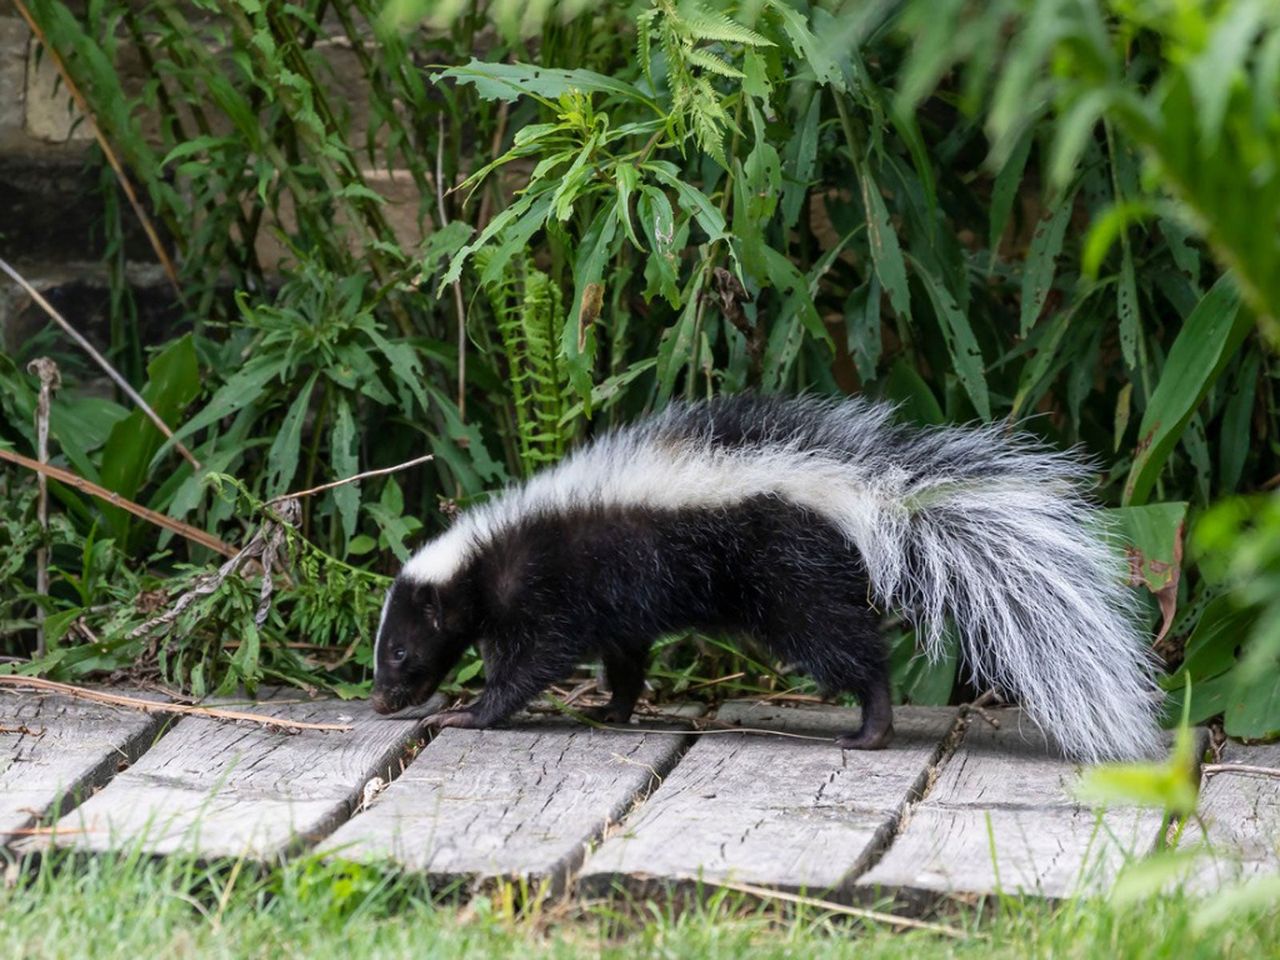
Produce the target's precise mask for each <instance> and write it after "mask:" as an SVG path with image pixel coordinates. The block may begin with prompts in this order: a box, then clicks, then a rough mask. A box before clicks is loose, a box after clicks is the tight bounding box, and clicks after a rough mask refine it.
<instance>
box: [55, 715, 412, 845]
mask: <svg viewBox="0 0 1280 960" xmlns="http://www.w3.org/2000/svg"><path fill="white" fill-rule="evenodd" d="M235 705H237V706H240V705H243V704H242V703H237V704H235ZM250 709H252V710H253V711H254V712H259V713H263V714H267V715H270V716H278V717H283V718H288V719H292V720H301V721H304V722H309V723H350V724H351V725H352V729H351V730H349V731H342V732H339V731H320V730H303V731H300V732H298V733H285V732H281V731H280V730H277V729H268V728H264V727H262V726H258V725H251V724H244V723H230V722H225V721H218V720H207V719H203V718H197V717H184V718H182V719H181V720H179V721H177V722H176V723H175V724H174V726H173V728H172V730H171V731H170V732H169V733H168V734H167V735H166V736H165V737H163V738H162V739H161V740H160V741H159V743H157V744H156V746H155V747H153V748H152V749H151V750H150V751H148V752H147V753H146V754H144V755H143V756H142V758H141V759H140V760H139V761H138V762H137V763H136V764H134V765H133V766H132V767H130V768H129V769H128V770H126V771H125V772H124V773H122V774H120V775H119V776H118V777H116V778H115V779H114V780H113V781H112V782H111V783H110V784H108V785H107V786H106V787H105V788H104V789H103V790H101V791H99V792H98V793H97V794H95V795H94V796H93V797H91V798H90V799H89V800H88V801H87V802H86V803H84V804H83V805H81V806H80V807H79V808H77V809H76V810H74V811H73V812H72V813H71V814H69V815H68V816H65V817H63V818H62V819H61V820H60V821H58V824H57V826H58V833H57V835H56V836H55V837H54V838H52V839H51V841H50V842H54V843H57V844H58V845H61V846H69V847H74V848H76V849H80V850H88V851H95V852H97V851H104V850H109V849H121V848H127V849H141V850H143V851H146V852H148V853H153V854H169V853H177V852H182V853H187V854H192V855H197V856H200V857H204V858H218V857H241V856H244V857H248V858H250V859H255V860H270V859H275V858H278V857H281V856H284V855H287V854H289V853H291V852H294V851H296V850H299V849H301V848H304V847H306V846H309V845H311V844H313V843H314V842H316V841H317V840H319V839H320V838H321V837H323V836H325V835H327V834H328V833H329V832H330V831H331V830H332V829H333V828H334V827H336V826H337V825H338V824H339V823H341V822H342V821H343V820H345V819H346V818H347V817H348V816H349V815H350V813H351V811H352V810H353V809H354V806H355V803H356V801H357V799H358V798H359V796H360V794H361V791H362V789H363V788H364V786H365V784H366V783H368V782H369V781H370V780H371V779H372V778H373V777H375V776H380V777H382V778H384V779H389V777H390V776H391V775H392V774H394V773H395V772H398V763H399V758H400V756H401V755H402V754H403V752H404V751H405V750H406V748H407V747H408V746H409V745H410V744H411V743H412V742H413V741H414V740H415V738H416V737H418V735H419V733H420V729H421V719H420V717H421V716H422V715H423V714H422V711H421V709H419V710H417V711H415V712H414V716H413V717H407V718H406V717H394V718H385V717H379V716H377V715H376V714H374V713H373V711H372V710H371V709H370V707H369V705H368V703H367V702H365V701H358V702H357V701H351V702H343V701H339V700H331V699H326V700H313V701H309V700H306V699H304V698H303V695H302V694H300V693H299V692H298V691H296V690H293V691H277V692H275V693H274V694H273V695H272V698H271V699H269V700H265V701H259V702H255V703H253V704H252V706H251V707H250Z"/></svg>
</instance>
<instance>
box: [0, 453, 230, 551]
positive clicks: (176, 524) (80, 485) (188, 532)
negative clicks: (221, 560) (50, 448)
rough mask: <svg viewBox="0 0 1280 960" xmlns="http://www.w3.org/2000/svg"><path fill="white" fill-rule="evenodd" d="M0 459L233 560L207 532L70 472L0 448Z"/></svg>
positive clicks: (224, 545)
mask: <svg viewBox="0 0 1280 960" xmlns="http://www.w3.org/2000/svg"><path fill="white" fill-rule="evenodd" d="M0 460H8V461H9V462H10V463H16V464H17V465H18V466H20V467H26V468H27V469H28V470H34V471H35V472H36V473H39V474H42V475H43V476H46V477H52V478H53V479H54V480H59V481H61V482H62V483H65V484H66V485H67V486H69V487H75V488H76V489H77V490H79V491H81V492H83V493H87V494H89V495H90V496H93V497H97V498H98V499H99V500H104V501H106V502H107V503H109V504H111V505H112V506H116V507H119V508H120V509H121V510H126V511H128V512H129V513H132V514H133V515H134V516H135V517H141V518H142V519H143V520H146V521H147V522H148V523H154V524H155V525H156V526H157V527H163V528H164V529H165V530H169V531H172V532H173V533H176V534H177V535H178V536H180V537H185V538H186V539H187V540H190V541H191V542H192V543H198V544H199V545H200V546H202V547H208V548H209V549H210V550H213V551H215V552H217V553H220V554H222V555H223V556H224V557H234V556H235V555H236V552H237V551H236V548H235V547H233V546H231V545H230V544H229V543H224V542H222V541H221V540H219V539H218V538H217V537H215V536H214V535H213V534H211V533H205V532H204V531H203V530H201V529H200V528H198V527H193V526H191V525H190V524H189V523H183V522H182V521H181V520H175V519H173V518H172V517H166V516H165V515H164V514H163V513H156V511H154V510H150V509H148V508H147V507H144V506H142V504H140V503H134V502H133V501H132V500H128V499H126V498H124V497H122V496H120V494H118V493H115V492H113V491H111V490H107V489H106V488H105V487H100V486H98V485H97V484H96V483H94V482H93V481H92V480H86V479H85V478H84V477H81V476H78V475H76V474H74V473H72V472H71V471H70V470H63V469H62V468H61V467H55V466H52V465H50V464H47V463H41V462H40V461H39V460H32V459H31V458H30V457H24V456H23V455H22V454H20V453H14V452H13V451H11V450H3V449H0Z"/></svg>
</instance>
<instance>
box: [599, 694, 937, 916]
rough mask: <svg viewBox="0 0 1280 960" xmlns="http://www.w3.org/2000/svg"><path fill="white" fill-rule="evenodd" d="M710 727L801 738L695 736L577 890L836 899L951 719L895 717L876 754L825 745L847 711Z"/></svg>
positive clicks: (730, 712) (765, 707)
mask: <svg viewBox="0 0 1280 960" xmlns="http://www.w3.org/2000/svg"><path fill="white" fill-rule="evenodd" d="M716 718H717V720H728V721H729V722H731V723H735V724H740V725H741V726H743V727H746V728H759V729H764V730H774V731H780V732H783V733H803V734H807V735H810V736H817V737H821V738H824V739H822V740H802V739H793V738H790V737H777V736H769V735H767V734H753V733H749V732H748V733H715V734H711V735H707V736H701V737H699V738H698V740H697V742H696V743H695V744H694V746H693V747H692V749H690V751H689V752H688V754H687V755H686V756H685V757H684V758H683V759H682V760H681V762H680V764H679V766H677V767H676V768H675V770H674V771H672V773H671V774H670V775H669V776H668V777H667V778H666V780H665V781H664V782H663V784H662V786H661V787H660V788H659V789H658V790H657V791H655V793H654V795H653V796H652V797H651V798H650V799H649V801H648V802H647V803H646V804H645V805H644V806H643V807H641V808H640V809H639V810H638V811H637V812H636V813H635V814H634V815H633V816H632V817H630V818H629V819H628V820H627V821H626V822H625V823H624V824H623V825H622V827H621V829H620V830H618V831H616V832H615V833H614V834H613V835H612V836H610V837H609V838H608V839H607V840H605V841H604V843H603V844H601V846H600V848H599V849H598V850H597V851H595V853H593V854H592V855H591V857H590V858H589V859H588V860H587V862H586V864H585V866H584V868H583V871H582V874H581V877H580V881H579V882H580V885H581V886H582V887H583V888H584V889H586V890H588V891H590V892H604V891H605V890H607V889H608V888H609V887H610V886H612V885H613V884H615V883H618V884H622V885H630V886H643V885H645V884H648V883H655V882H656V883H658V884H676V885H689V884H692V883H696V882H698V881H700V880H705V881H712V882H716V881H730V882H739V883H750V884H757V885H763V886H771V887H776V888H779V889H786V890H801V889H803V890H807V891H809V892H811V893H832V892H839V891H840V890H842V889H843V888H845V887H847V885H848V882H849V879H850V878H852V877H853V876H856V875H857V873H859V872H860V871H861V870H863V869H864V868H865V866H866V864H867V863H868V862H869V860H870V859H871V858H872V857H873V856H875V855H876V854H878V852H879V851H880V849H881V848H882V847H883V845H884V844H885V843H886V842H887V841H888V839H889V838H890V837H891V836H892V834H893V831H894V828H895V826H896V824H897V820H898V817H899V816H900V815H901V813H902V810H903V808H904V807H905V806H906V804H907V802H908V801H909V800H910V799H911V798H912V797H914V796H915V795H916V794H917V793H918V792H919V791H920V789H921V788H922V787H923V785H924V783H925V780H926V778H927V776H928V773H929V769H930V766H931V765H932V764H933V763H934V761H935V760H936V759H937V758H938V755H939V753H940V752H941V750H942V742H943V739H944V737H945V736H946V734H947V732H948V730H949V729H950V728H951V726H952V723H953V721H954V718H955V711H954V710H950V709H930V708H916V709H899V710H898V711H897V712H896V714H895V724H896V727H897V737H896V738H895V740H894V742H893V744H892V746H891V747H890V748H889V749H887V750H883V751H877V752H844V751H841V750H840V749H839V748H838V747H836V745H835V744H834V743H833V742H831V739H830V738H833V737H834V736H835V735H836V734H837V733H840V732H845V731H848V730H851V729H854V728H856V727H857V726H858V722H859V716H858V711H857V710H842V709H833V708H816V709H815V708H786V707H779V706H776V705H769V704H752V703H731V704H726V705H725V706H723V707H722V708H721V709H720V710H719V712H718V713H717V715H716Z"/></svg>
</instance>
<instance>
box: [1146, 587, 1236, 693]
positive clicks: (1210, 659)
mask: <svg viewBox="0 0 1280 960" xmlns="http://www.w3.org/2000/svg"><path fill="white" fill-rule="evenodd" d="M1255 619H1256V614H1255V613H1254V612H1253V611H1252V610H1250V609H1248V608H1241V606H1240V605H1239V603H1237V601H1236V598H1235V597H1234V596H1232V595H1231V594H1223V595H1222V596H1218V597H1214V598H1213V600H1211V601H1209V603H1208V605H1207V606H1206V607H1205V608H1204V613H1202V614H1201V615H1200V619H1199V620H1198V621H1197V622H1196V626H1195V629H1194V630H1192V631H1191V635H1190V636H1189V637H1187V642H1186V647H1185V649H1184V651H1183V659H1182V664H1181V666H1179V667H1178V670H1177V672H1176V673H1172V674H1169V675H1168V676H1166V677H1162V678H1161V679H1160V685H1161V686H1162V687H1164V688H1165V689H1166V690H1181V689H1182V687H1183V686H1184V684H1185V683H1186V677H1187V674H1190V675H1191V679H1192V680H1194V681H1195V688H1194V689H1195V691H1196V694H1197V695H1199V694H1200V693H1201V691H1203V690H1204V689H1205V683H1206V681H1208V680H1211V679H1213V678H1214V677H1218V676H1221V675H1222V674H1224V673H1226V672H1227V671H1228V670H1231V669H1232V668H1233V667H1234V666H1235V665H1236V650H1237V649H1238V648H1239V646H1240V644H1241V641H1242V639H1243V638H1244V637H1247V636H1248V634H1249V628H1250V627H1251V626H1252V625H1253V622H1254V620H1255Z"/></svg>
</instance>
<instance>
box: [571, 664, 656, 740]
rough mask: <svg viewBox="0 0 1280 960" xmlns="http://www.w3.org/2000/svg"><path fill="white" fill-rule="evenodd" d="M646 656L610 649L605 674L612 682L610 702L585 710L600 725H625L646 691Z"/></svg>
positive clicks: (610, 682) (610, 684) (610, 685)
mask: <svg viewBox="0 0 1280 960" xmlns="http://www.w3.org/2000/svg"><path fill="white" fill-rule="evenodd" d="M646 659H647V655H646V653H645V652H636V651H631V650H618V649H609V650H606V651H604V653H603V655H602V656H601V660H603V661H604V674H605V677H606V678H607V679H608V681H609V691H610V697H609V702H608V703H606V704H604V706H600V707H591V708H589V709H587V710H584V711H583V713H585V714H586V715H587V716H588V717H590V718H591V719H592V720H596V721H598V722H600V723H626V722H627V721H628V720H630V719H631V713H632V711H633V710H635V707H636V700H637V699H638V698H639V697H640V692H641V691H642V690H643V689H644V672H645V661H646Z"/></svg>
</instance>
